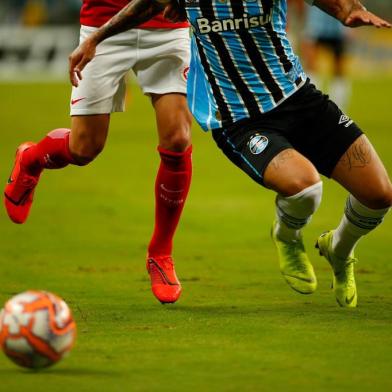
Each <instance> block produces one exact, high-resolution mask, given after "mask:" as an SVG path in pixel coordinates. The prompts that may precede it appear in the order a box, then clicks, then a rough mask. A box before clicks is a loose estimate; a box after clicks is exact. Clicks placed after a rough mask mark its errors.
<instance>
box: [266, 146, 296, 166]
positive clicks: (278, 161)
mask: <svg viewBox="0 0 392 392" xmlns="http://www.w3.org/2000/svg"><path fill="white" fill-rule="evenodd" d="M293 156H294V154H293V150H291V149H287V150H283V151H282V152H280V153H279V154H278V155H277V156H276V157H275V158H274V159H273V160H272V161H271V165H272V166H273V167H274V168H275V169H279V168H280V167H281V166H282V165H284V164H285V163H286V162H287V161H288V160H289V159H291V158H292V157H293Z"/></svg>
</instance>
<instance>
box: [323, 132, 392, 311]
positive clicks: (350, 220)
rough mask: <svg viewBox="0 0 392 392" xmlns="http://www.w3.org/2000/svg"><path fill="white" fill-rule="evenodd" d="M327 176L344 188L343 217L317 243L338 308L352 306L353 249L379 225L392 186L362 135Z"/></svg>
mask: <svg viewBox="0 0 392 392" xmlns="http://www.w3.org/2000/svg"><path fill="white" fill-rule="evenodd" d="M331 177H332V178H333V179H334V180H335V181H337V182H338V183H340V184H341V185H342V186H343V187H344V188H346V189H347V190H348V191H349V192H350V195H349V196H348V198H347V201H346V206H345V209H344V214H343V217H342V219H341V221H340V224H339V225H338V227H337V228H336V229H335V230H331V231H328V232H326V233H324V234H323V235H322V236H321V237H320V238H319V239H318V241H317V246H318V247H319V249H320V253H321V254H322V255H323V256H325V257H326V258H327V260H328V261H329V262H330V264H331V266H332V268H333V271H334V277H333V285H334V291H335V295H336V299H337V301H338V303H339V304H340V305H341V306H345V307H346V306H349V307H355V306H356V304H357V290H356V284H355V278H354V263H355V262H356V261H357V260H356V259H355V257H354V248H355V246H356V244H357V243H358V241H359V240H360V239H361V237H363V236H365V235H366V234H368V233H369V232H370V231H372V230H374V229H375V228H376V227H377V226H379V225H380V224H381V223H382V221H383V219H384V217H385V215H386V214H387V212H388V211H389V209H390V206H391V204H392V185H391V181H390V179H389V177H388V174H387V171H386V169H385V167H384V165H383V164H382V162H381V159H380V158H379V156H378V154H377V152H376V151H375V149H374V148H373V146H372V145H371V143H370V142H369V140H368V139H367V137H366V136H365V135H362V136H360V137H358V138H357V139H356V140H355V141H354V142H353V143H352V144H351V146H350V147H349V148H348V149H347V150H346V152H345V153H344V154H343V156H342V157H341V159H340V160H339V162H338V163H337V165H336V166H335V168H334V170H333V171H332V174H331Z"/></svg>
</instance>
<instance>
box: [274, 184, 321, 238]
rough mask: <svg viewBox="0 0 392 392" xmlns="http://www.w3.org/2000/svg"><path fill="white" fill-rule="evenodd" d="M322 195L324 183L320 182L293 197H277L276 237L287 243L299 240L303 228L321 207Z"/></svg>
mask: <svg viewBox="0 0 392 392" xmlns="http://www.w3.org/2000/svg"><path fill="white" fill-rule="evenodd" d="M322 193H323V183H322V182H321V181H320V182H318V183H316V184H314V185H311V186H309V187H308V188H305V189H303V190H302V191H301V192H299V193H297V194H295V195H293V196H289V197H283V196H281V195H277V197H276V217H277V225H276V226H275V234H276V236H277V237H278V238H279V239H281V240H282V241H286V242H288V241H293V240H297V239H299V238H300V236H301V229H302V227H304V226H305V225H306V224H307V223H308V222H309V221H310V218H311V216H312V215H313V213H314V212H315V211H316V210H317V208H318V206H319V205H320V202H321V196H322Z"/></svg>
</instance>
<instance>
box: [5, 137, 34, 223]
mask: <svg viewBox="0 0 392 392" xmlns="http://www.w3.org/2000/svg"><path fill="white" fill-rule="evenodd" d="M33 145H34V143H32V142H27V143H23V144H21V145H20V146H19V147H18V149H17V150H16V157H15V164H14V167H13V169H12V173H11V176H10V178H9V179H8V183H7V185H6V187H5V190H4V204H5V208H6V210H7V213H8V216H9V217H10V219H11V220H12V221H13V222H15V223H24V222H25V221H26V219H27V217H28V215H29V212H30V208H31V204H32V202H33V195H34V189H35V187H36V186H37V184H38V180H39V177H40V174H38V175H35V176H34V175H31V174H29V173H27V171H26V168H25V167H24V166H23V164H22V157H23V153H24V152H25V151H26V150H27V149H28V148H30V147H31V146H33Z"/></svg>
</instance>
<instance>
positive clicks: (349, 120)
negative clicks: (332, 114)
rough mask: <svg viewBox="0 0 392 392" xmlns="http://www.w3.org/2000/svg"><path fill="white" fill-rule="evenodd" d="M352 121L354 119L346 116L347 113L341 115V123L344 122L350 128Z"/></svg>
mask: <svg viewBox="0 0 392 392" xmlns="http://www.w3.org/2000/svg"><path fill="white" fill-rule="evenodd" d="M352 123H353V120H351V119H350V117H348V116H346V115H345V114H342V115H341V116H340V119H339V125H341V124H344V126H345V127H346V128H348V127H349V126H350V125H351V124H352Z"/></svg>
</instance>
